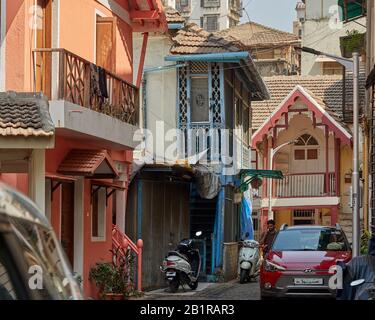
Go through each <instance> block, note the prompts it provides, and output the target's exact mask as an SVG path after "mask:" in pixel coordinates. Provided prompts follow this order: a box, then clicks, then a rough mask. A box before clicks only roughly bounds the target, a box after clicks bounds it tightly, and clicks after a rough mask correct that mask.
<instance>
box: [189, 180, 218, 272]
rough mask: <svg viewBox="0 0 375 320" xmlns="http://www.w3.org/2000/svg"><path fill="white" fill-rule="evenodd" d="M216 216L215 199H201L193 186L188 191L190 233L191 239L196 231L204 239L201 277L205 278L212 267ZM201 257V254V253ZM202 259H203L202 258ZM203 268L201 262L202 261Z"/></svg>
mask: <svg viewBox="0 0 375 320" xmlns="http://www.w3.org/2000/svg"><path fill="white" fill-rule="evenodd" d="M215 215H216V198H214V199H212V200H207V199H202V198H201V197H200V196H199V194H198V192H197V189H196V188H195V186H194V185H193V186H192V188H191V191H190V232H191V237H192V238H194V236H195V233H196V232H197V231H202V232H203V237H204V238H205V239H206V257H205V263H206V268H205V270H203V269H202V271H201V277H202V278H203V279H205V278H206V276H207V275H208V274H211V266H212V261H211V258H212V239H211V237H212V234H213V232H214V224H215ZM201 255H203V252H201ZM202 258H203V257H202ZM202 266H203V261H202Z"/></svg>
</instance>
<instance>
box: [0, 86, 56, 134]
mask: <svg viewBox="0 0 375 320" xmlns="http://www.w3.org/2000/svg"><path fill="white" fill-rule="evenodd" d="M54 132H55V129H54V125H53V123H52V120H51V117H50V114H49V112H48V101H47V99H46V98H45V97H44V96H42V95H41V94H36V95H34V94H32V93H16V92H1V93H0V135H2V136H24V137H30V136H35V137H39V136H53V135H54Z"/></svg>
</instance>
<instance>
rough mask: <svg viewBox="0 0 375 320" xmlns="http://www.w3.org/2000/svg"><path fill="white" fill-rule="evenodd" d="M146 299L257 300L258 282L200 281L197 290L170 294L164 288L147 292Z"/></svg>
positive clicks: (258, 297) (258, 296)
mask: <svg viewBox="0 0 375 320" xmlns="http://www.w3.org/2000/svg"><path fill="white" fill-rule="evenodd" d="M142 299H146V300H259V299H260V293H259V284H258V282H251V283H245V284H240V283H239V282H238V280H235V281H230V282H227V283H200V284H199V287H198V289H197V291H192V290H190V289H188V288H187V289H186V290H185V291H183V290H182V289H180V290H179V291H178V292H177V293H175V294H171V293H168V292H166V291H165V290H164V289H161V290H156V291H151V292H147V293H146V294H145V296H144V297H143V298H142Z"/></svg>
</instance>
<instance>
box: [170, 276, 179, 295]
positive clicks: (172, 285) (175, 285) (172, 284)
mask: <svg viewBox="0 0 375 320" xmlns="http://www.w3.org/2000/svg"><path fill="white" fill-rule="evenodd" d="M179 286H180V282H179V281H178V279H173V280H171V281H169V289H170V291H171V292H172V293H176V292H177V290H178V287H179Z"/></svg>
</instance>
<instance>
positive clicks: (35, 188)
mask: <svg viewBox="0 0 375 320" xmlns="http://www.w3.org/2000/svg"><path fill="white" fill-rule="evenodd" d="M28 174H29V196H30V198H31V199H32V200H33V201H34V202H35V203H36V205H37V206H38V207H39V209H40V210H41V211H42V213H43V214H45V206H46V202H45V198H46V194H45V192H46V191H45V187H46V182H45V150H44V149H34V150H33V151H32V152H31V156H30V158H29V170H28Z"/></svg>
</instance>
